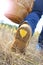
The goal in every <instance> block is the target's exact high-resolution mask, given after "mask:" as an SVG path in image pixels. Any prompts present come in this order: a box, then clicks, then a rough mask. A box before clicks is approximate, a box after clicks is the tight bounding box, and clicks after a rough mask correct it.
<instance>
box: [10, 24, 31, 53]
mask: <svg viewBox="0 0 43 65" xmlns="http://www.w3.org/2000/svg"><path fill="white" fill-rule="evenodd" d="M31 36H32V30H31V27H30V26H29V25H28V24H22V25H21V26H20V27H19V28H18V30H17V32H16V35H15V39H14V43H13V44H12V45H11V49H12V50H13V51H16V49H17V50H19V51H20V52H21V53H23V52H24V51H25V48H26V47H27V45H28V44H29V41H30V38H31Z"/></svg>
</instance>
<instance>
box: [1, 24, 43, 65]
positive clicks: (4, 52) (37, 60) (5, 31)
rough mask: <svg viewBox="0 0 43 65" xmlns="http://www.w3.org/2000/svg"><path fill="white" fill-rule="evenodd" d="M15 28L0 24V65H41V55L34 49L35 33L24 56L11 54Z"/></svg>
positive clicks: (42, 54) (42, 57)
mask: <svg viewBox="0 0 43 65" xmlns="http://www.w3.org/2000/svg"><path fill="white" fill-rule="evenodd" d="M15 32H16V27H12V26H9V25H5V24H0V65H43V53H41V51H40V50H38V49H36V45H37V41H38V36H37V33H35V34H34V36H33V37H32V39H31V41H30V43H29V45H28V47H27V48H26V52H25V53H26V54H25V55H23V54H21V53H17V52H16V53H15V52H12V51H11V49H10V45H11V44H12V42H13V40H14V36H15Z"/></svg>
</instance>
